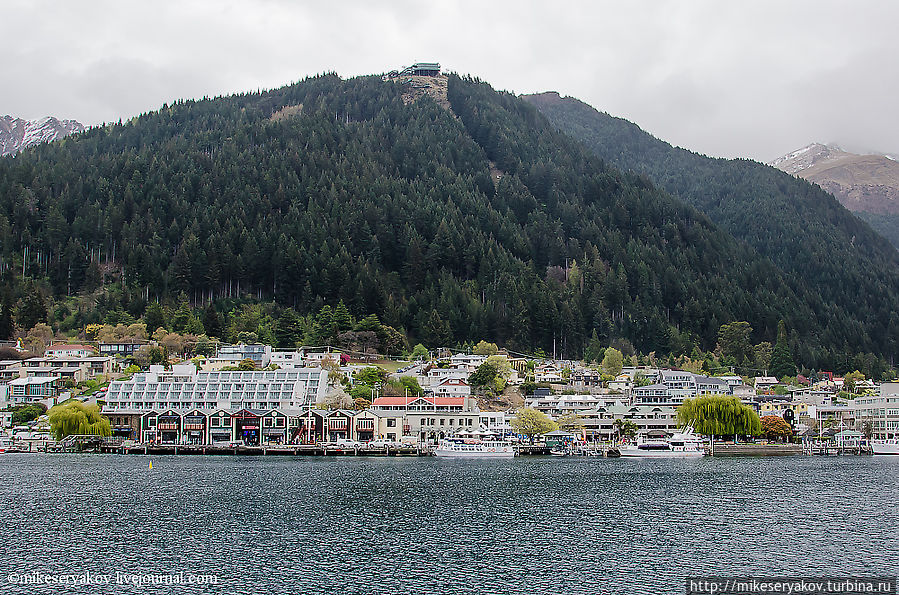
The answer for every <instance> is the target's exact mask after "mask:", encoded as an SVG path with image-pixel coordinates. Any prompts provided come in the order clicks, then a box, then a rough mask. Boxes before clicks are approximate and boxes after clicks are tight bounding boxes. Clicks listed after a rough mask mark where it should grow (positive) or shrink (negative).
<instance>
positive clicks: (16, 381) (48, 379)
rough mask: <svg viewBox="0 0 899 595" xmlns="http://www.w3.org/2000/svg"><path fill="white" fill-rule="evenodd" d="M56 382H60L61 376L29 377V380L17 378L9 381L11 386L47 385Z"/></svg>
mask: <svg viewBox="0 0 899 595" xmlns="http://www.w3.org/2000/svg"><path fill="white" fill-rule="evenodd" d="M54 380H59V376H40V377H38V376H29V377H27V378H15V379H13V380H10V381H9V384H10V385H16V386H18V385H20V384H46V383H48V382H53V381H54Z"/></svg>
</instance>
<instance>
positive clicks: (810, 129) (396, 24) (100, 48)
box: [0, 0, 899, 161]
mask: <svg viewBox="0 0 899 595" xmlns="http://www.w3.org/2000/svg"><path fill="white" fill-rule="evenodd" d="M0 14H2V15H3V20H4V21H5V23H4V27H3V35H4V38H5V39H6V41H5V42H4V44H3V45H4V50H3V52H2V57H0V65H2V73H3V83H2V85H0V115H2V114H10V115H13V116H17V117H24V118H37V117H41V116H45V115H53V116H57V117H60V118H72V119H76V120H79V121H81V122H82V123H85V124H99V123H101V122H104V121H114V120H118V119H119V118H122V119H127V118H129V117H131V116H133V115H136V114H138V113H141V112H144V111H148V110H152V109H155V108H157V107H159V106H160V105H161V104H162V103H164V102H170V101H172V100H174V99H179V98H196V97H202V96H204V95H220V94H227V93H232V92H239V91H245V90H256V89H258V88H262V89H266V88H274V87H279V86H281V85H284V84H288V83H290V82H293V81H295V80H298V79H301V78H303V77H305V76H307V75H313V74H317V73H320V72H325V71H337V72H338V73H339V74H340V75H341V76H344V77H349V76H355V75H359V74H371V73H381V72H386V71H388V70H391V69H393V68H397V67H400V66H404V65H409V64H411V63H413V62H415V61H432V60H433V61H439V62H440V63H441V64H442V65H443V67H444V68H445V69H448V70H453V71H456V72H459V73H469V74H473V75H476V76H478V77H480V78H482V79H484V80H486V81H488V82H490V83H491V84H492V85H493V86H494V87H496V88H499V89H505V90H509V91H514V92H516V93H533V92H538V91H547V90H555V91H559V92H560V93H562V94H563V95H571V96H573V97H577V98H579V99H582V100H584V101H586V102H587V103H589V104H590V105H592V106H594V107H596V108H597V109H599V110H601V111H606V112H609V113H610V114H612V115H616V116H621V117H624V118H627V119H629V120H632V121H634V122H636V123H637V124H639V125H640V126H641V127H643V128H644V129H645V130H648V131H649V132H651V133H652V134H654V135H656V136H658V137H660V138H662V139H665V140H667V141H669V142H671V143H673V144H676V145H680V146H683V147H686V148H689V149H692V150H695V151H699V152H702V153H706V154H709V155H715V156H722V157H750V158H753V159H758V160H761V161H768V160H770V159H773V158H775V157H778V156H780V155H781V154H783V153H786V152H788V151H790V150H793V149H796V148H799V147H801V146H804V145H805V144H808V143H809V142H813V141H821V142H836V143H841V144H843V145H844V146H845V147H846V148H849V149H852V150H879V151H886V152H893V153H899V118H897V117H896V115H897V112H896V105H897V97H899V68H897V66H896V61H897V58H899V31H897V24H899V2H894V1H892V0H882V1H880V2H874V1H861V0H851V1H849V0H847V1H842V2H829V1H826V0H814V1H809V2H804V1H803V2H799V1H792V0H791V1H784V0H779V1H759V0H752V1H751V2H731V1H725V0H707V1H706V0H703V1H689V0H678V1H670V2H660V1H659V2H651V1H638V0H618V1H617V2H603V1H595V0H594V1H585V2H571V1H559V0H555V1H545V2H529V1H522V0H516V1H503V2H490V1H487V0H481V1H477V2H475V1H470V2H469V1H433V0H430V1H421V2H413V1H411V0H408V1H397V2H374V1H371V0H351V1H342V0H330V1H324V2H312V1H287V0H246V1H243V2H232V1H228V0H214V1H200V0H178V1H177V2H169V1H166V0H157V1H153V2H147V1H145V0H144V1H140V2H137V1H130V0H96V1H92V0H83V1H69V0H57V1H41V0H3V2H2V4H0Z"/></svg>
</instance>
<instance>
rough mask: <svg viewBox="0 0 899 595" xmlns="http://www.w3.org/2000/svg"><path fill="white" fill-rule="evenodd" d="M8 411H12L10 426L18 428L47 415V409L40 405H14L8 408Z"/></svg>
mask: <svg viewBox="0 0 899 595" xmlns="http://www.w3.org/2000/svg"><path fill="white" fill-rule="evenodd" d="M8 411H12V412H13V413H12V425H14V426H20V425H23V424H27V423H28V422H31V421H34V420H36V419H37V418H39V417H40V416H42V415H43V414H45V413H47V407H46V406H45V405H42V404H41V403H33V404H29V405H16V406H14V407H10V408H9V409H8Z"/></svg>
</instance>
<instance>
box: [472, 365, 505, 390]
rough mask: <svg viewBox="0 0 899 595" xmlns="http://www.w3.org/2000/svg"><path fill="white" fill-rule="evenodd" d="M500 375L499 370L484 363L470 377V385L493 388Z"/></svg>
mask: <svg viewBox="0 0 899 595" xmlns="http://www.w3.org/2000/svg"><path fill="white" fill-rule="evenodd" d="M498 375H499V369H498V368H497V367H496V366H494V365H493V364H491V363H488V362H484V363H483V364H481V365H480V366H478V367H477V369H476V370H475V371H474V372H472V373H471V376H469V377H468V384H470V385H472V386H493V382H494V381H495V380H496V377H497V376H498Z"/></svg>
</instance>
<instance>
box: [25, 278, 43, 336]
mask: <svg viewBox="0 0 899 595" xmlns="http://www.w3.org/2000/svg"><path fill="white" fill-rule="evenodd" d="M40 322H47V305H46V303H45V302H44V296H43V295H42V294H41V291H40V289H38V288H37V286H35V285H34V284H33V283H29V284H28V286H27V287H26V289H25V297H23V298H22V303H21V304H20V305H19V326H20V327H22V329H23V330H29V329H31V328H33V327H34V325H36V324H38V323H40Z"/></svg>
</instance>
